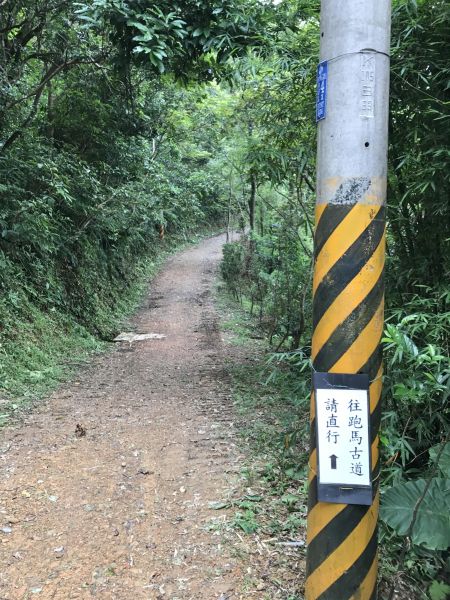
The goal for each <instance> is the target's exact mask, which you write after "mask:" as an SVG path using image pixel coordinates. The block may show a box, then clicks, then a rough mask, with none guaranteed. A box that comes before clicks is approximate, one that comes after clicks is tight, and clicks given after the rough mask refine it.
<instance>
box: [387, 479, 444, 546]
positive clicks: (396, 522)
mask: <svg viewBox="0 0 450 600" xmlns="http://www.w3.org/2000/svg"><path fill="white" fill-rule="evenodd" d="M426 487H427V481H426V480H425V479H415V480H414V481H408V482H406V483H401V484H399V485H394V486H393V487H391V488H389V489H388V490H386V492H385V493H384V494H383V502H382V505H381V511H380V516H381V518H382V519H383V520H384V521H385V523H386V524H387V525H389V526H390V527H392V528H393V529H394V530H395V531H396V533H397V534H398V535H402V536H404V535H406V534H408V533H409V534H410V536H411V540H412V542H413V543H414V544H417V545H418V546H424V547H425V548H428V549H429V550H445V549H446V548H448V546H449V545H450V493H449V492H450V479H443V478H440V477H435V478H433V479H432V480H431V483H430V485H429V487H428V488H427V489H426ZM422 496H423V501H422V502H421V503H420V505H419V506H418V509H417V514H415V508H416V506H417V504H418V501H419V499H421V498H422ZM414 515H415V517H416V519H415V521H414V524H413V527H412V531H411V532H410V531H409V530H410V526H411V522H412V519H413V516H414Z"/></svg>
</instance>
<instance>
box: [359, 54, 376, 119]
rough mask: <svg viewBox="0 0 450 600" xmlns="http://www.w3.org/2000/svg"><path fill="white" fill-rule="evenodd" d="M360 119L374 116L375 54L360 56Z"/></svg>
mask: <svg viewBox="0 0 450 600" xmlns="http://www.w3.org/2000/svg"><path fill="white" fill-rule="evenodd" d="M359 102H360V106H359V114H360V116H361V117H369V118H372V117H374V116H375V54H369V53H363V54H361V83H360V101H359Z"/></svg>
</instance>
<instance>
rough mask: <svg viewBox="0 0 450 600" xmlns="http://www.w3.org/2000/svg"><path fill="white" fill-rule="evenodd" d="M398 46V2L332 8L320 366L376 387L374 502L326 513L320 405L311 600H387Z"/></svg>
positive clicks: (332, 4) (365, 0)
mask: <svg viewBox="0 0 450 600" xmlns="http://www.w3.org/2000/svg"><path fill="white" fill-rule="evenodd" d="M389 44H390V0H339V1H338V2H337V1H336V0H322V13H321V65H323V69H322V72H325V73H326V77H325V79H326V81H325V87H324V89H323V93H322V95H321V97H320V101H321V102H322V103H323V104H322V105H321V107H320V113H319V117H318V118H319V119H320V121H319V126H318V127H319V131H318V175H317V177H318V182H317V206H316V232H315V268H314V283H313V297H314V300H313V326H314V332H313V341H312V359H313V368H314V369H315V370H316V371H319V372H329V373H345V374H355V373H366V374H368V375H369V381H370V382H371V383H370V389H369V398H370V414H371V418H370V435H371V444H372V450H371V451H372V482H373V489H374V494H373V503H372V505H371V506H362V505H358V504H336V503H325V502H319V501H318V499H317V462H318V460H317V458H318V457H317V450H316V424H315V401H314V394H313V397H312V401H311V455H310V463H309V464H310V473H309V479H310V485H309V503H308V504H309V505H308V534H307V543H308V549H307V581H306V600H375V599H376V598H377V518H378V501H379V496H378V473H379V459H378V432H379V425H380V415H381V407H380V397H381V375H382V362H381V352H380V339H381V335H382V331H383V306H384V284H383V268H384V256H385V199H386V179H387V175H386V172H387V121H388V94H389ZM322 80H323V79H322Z"/></svg>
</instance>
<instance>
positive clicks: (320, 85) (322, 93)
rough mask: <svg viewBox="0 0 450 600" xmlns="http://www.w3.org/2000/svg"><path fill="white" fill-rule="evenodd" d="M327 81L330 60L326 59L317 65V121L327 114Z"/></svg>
mask: <svg viewBox="0 0 450 600" xmlns="http://www.w3.org/2000/svg"><path fill="white" fill-rule="evenodd" d="M327 83H328V62H327V61H326V60H324V61H323V62H321V63H319V65H318V67H317V100H316V121H317V122H318V121H321V120H322V119H325V117H326V116H327Z"/></svg>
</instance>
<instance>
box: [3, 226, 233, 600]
mask: <svg viewBox="0 0 450 600" xmlns="http://www.w3.org/2000/svg"><path fill="white" fill-rule="evenodd" d="M223 242H224V238H223V237H221V236H219V237H215V238H211V239H209V240H207V241H205V242H203V243H201V244H200V245H199V246H197V247H195V248H191V249H188V250H186V251H184V252H182V253H180V254H178V255H176V256H175V257H173V258H172V259H170V260H169V261H168V262H167V264H166V266H165V268H164V270H163V271H162V272H161V273H160V275H159V276H158V277H157V278H156V280H155V281H154V282H153V283H152V286H151V291H150V293H149V296H148V298H147V299H146V301H145V305H144V306H143V308H141V310H140V311H139V312H138V314H137V315H136V317H135V318H134V320H133V322H132V326H133V330H134V331H136V332H138V333H159V334H164V335H165V336H166V338H165V339H150V340H145V341H140V342H135V343H131V344H130V343H128V342H124V343H121V344H118V345H117V346H115V348H114V349H112V350H111V352H109V353H106V354H103V355H102V356H99V357H96V358H95V359H94V360H93V362H92V363H91V364H90V366H89V367H88V368H87V369H86V370H84V371H83V372H82V373H79V375H78V378H79V380H78V381H73V382H72V383H71V384H70V385H69V384H67V385H66V386H63V387H62V388H60V389H59V390H58V391H57V392H55V393H54V394H53V395H52V396H51V397H50V398H49V399H48V400H47V401H46V402H45V403H44V404H42V405H41V406H40V408H38V409H36V410H35V411H34V412H33V413H32V414H30V415H28V417H27V418H26V419H25V421H24V422H23V423H22V424H21V425H19V426H16V427H11V428H9V429H7V430H3V431H2V432H1V434H0V435H1V442H0V469H1V481H2V484H1V491H0V494H1V496H0V599H1V600H22V599H25V598H42V599H55V600H69V599H72V598H73V599H75V598H80V599H84V598H92V597H100V598H105V599H116V600H128V599H130V600H131V599H133V600H140V599H157V598H164V599H171V600H176V599H183V600H185V599H186V600H187V599H195V600H201V599H205V600H206V599H207V600H213V599H219V598H220V599H221V600H225V599H227V600H228V599H230V600H231V599H234V598H238V597H239V595H237V593H236V591H235V586H236V585H237V583H236V582H237V581H238V580H239V578H240V569H239V566H238V565H237V564H236V563H235V562H234V561H233V559H232V558H230V556H229V554H228V550H227V548H226V547H224V546H223V544H222V538H221V536H220V535H219V534H218V532H217V531H215V530H214V528H211V527H208V524H210V523H211V519H212V517H213V516H217V514H216V515H214V513H213V514H212V511H211V510H209V508H208V503H209V502H211V501H216V500H219V499H221V498H222V497H223V494H224V493H225V490H226V488H227V485H228V479H229V477H230V476H232V474H233V472H234V471H235V469H236V460H237V450H236V448H235V446H234V442H233V439H234V431H233V415H232V408H231V400H230V399H229V384H228V381H227V377H226V372H225V370H224V366H223V365H224V358H225V357H224V349H223V346H222V342H221V337H220V333H219V328H218V322H217V321H218V320H217V315H216V313H215V311H214V307H213V304H212V299H211V288H212V285H213V281H214V275H215V271H216V268H217V264H218V261H219V260H220V254H221V246H222V244H223ZM227 352H228V349H227Z"/></svg>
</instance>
